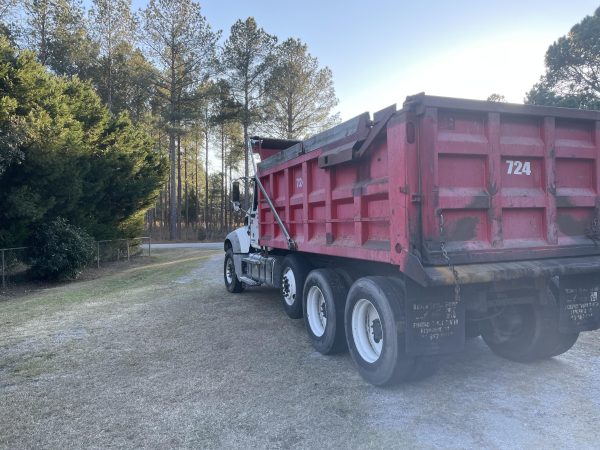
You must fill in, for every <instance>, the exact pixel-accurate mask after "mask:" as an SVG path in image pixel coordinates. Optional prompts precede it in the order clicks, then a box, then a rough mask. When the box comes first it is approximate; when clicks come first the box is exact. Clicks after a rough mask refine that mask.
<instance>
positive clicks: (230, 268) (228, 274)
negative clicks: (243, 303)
mask: <svg viewBox="0 0 600 450" xmlns="http://www.w3.org/2000/svg"><path fill="white" fill-rule="evenodd" d="M223 279H224V281H225V287H226V288H227V290H228V291H229V292H231V293H233V294H239V293H240V292H242V291H243V290H244V283H242V282H241V281H240V280H239V278H238V277H237V274H236V273H235V264H234V262H233V250H231V249H229V250H227V251H226V252H225V262H224V264H223Z"/></svg>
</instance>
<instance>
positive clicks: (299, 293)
mask: <svg viewBox="0 0 600 450" xmlns="http://www.w3.org/2000/svg"><path fill="white" fill-rule="evenodd" d="M309 271H310V266H309V265H308V263H307V262H306V261H305V260H304V258H302V257H301V256H299V255H295V254H291V255H288V256H286V257H285V258H284V260H283V263H282V265H281V304H282V305H283V309H284V311H285V313H286V314H287V315H288V317H290V318H291V319H301V318H302V297H303V294H304V281H305V280H306V276H307V275H308V272H309Z"/></svg>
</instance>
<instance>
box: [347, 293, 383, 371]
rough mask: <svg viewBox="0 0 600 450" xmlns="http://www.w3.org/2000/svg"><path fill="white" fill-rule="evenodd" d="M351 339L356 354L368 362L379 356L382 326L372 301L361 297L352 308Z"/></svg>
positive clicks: (381, 343)
mask: <svg viewBox="0 0 600 450" xmlns="http://www.w3.org/2000/svg"><path fill="white" fill-rule="evenodd" d="M352 339H353V340H354V346H355V347H356V350H357V351H358V354H359V355H360V357H361V358H362V359H364V360H365V361H366V362H368V363H374V362H375V361H377V360H378V359H379V357H380V356H381V350H382V348H383V327H382V325H381V319H380V317H379V313H378V312H377V310H376V309H375V306H374V305H373V303H371V302H370V301H369V300H367V299H365V298H361V299H360V300H359V301H358V302H356V305H354V309H352Z"/></svg>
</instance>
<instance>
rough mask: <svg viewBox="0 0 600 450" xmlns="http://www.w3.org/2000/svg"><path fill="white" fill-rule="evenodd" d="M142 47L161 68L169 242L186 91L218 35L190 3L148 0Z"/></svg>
mask: <svg viewBox="0 0 600 450" xmlns="http://www.w3.org/2000/svg"><path fill="white" fill-rule="evenodd" d="M142 17H143V36H144V44H145V46H146V48H147V50H148V52H149V54H150V55H151V57H152V59H153V60H154V61H155V63H156V64H157V65H158V66H159V68H160V69H161V72H160V74H159V76H158V78H157V87H158V88H159V89H160V91H159V92H161V93H162V94H163V95H164V97H165V101H166V104H167V110H166V111H165V116H166V121H167V126H168V128H167V132H168V134H169V155H170V160H171V180H170V190H171V192H170V207H171V210H170V214H169V216H170V228H169V232H170V233H169V234H170V239H175V238H176V235H177V220H178V216H179V214H178V211H177V209H176V202H177V197H176V191H177V186H176V179H177V173H176V167H177V155H176V139H177V135H178V128H179V127H180V122H181V118H182V117H181V99H182V97H183V96H184V94H185V91H186V90H188V89H190V88H191V87H192V86H194V85H196V84H197V83H198V82H199V81H200V80H202V79H203V78H205V77H206V76H207V75H208V73H209V69H210V66H211V64H213V63H214V57H215V51H216V43H217V40H218V38H219V33H215V32H213V31H212V29H211V27H210V25H209V24H208V23H207V21H206V18H205V17H204V16H203V15H202V14H201V10H200V5H199V4H197V3H195V2H193V1H192V0H150V2H149V3H148V6H147V8H146V9H145V10H144V11H143V13H142Z"/></svg>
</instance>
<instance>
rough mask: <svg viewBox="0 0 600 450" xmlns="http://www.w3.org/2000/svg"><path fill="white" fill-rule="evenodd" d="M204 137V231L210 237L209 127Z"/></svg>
mask: <svg viewBox="0 0 600 450" xmlns="http://www.w3.org/2000/svg"><path fill="white" fill-rule="evenodd" d="M207 123H208V121H207ZM204 136H205V145H206V154H205V155H204V167H205V168H204V179H205V182H204V196H205V197H204V229H205V231H206V234H207V236H208V125H207V127H206V131H205V132H204Z"/></svg>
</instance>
